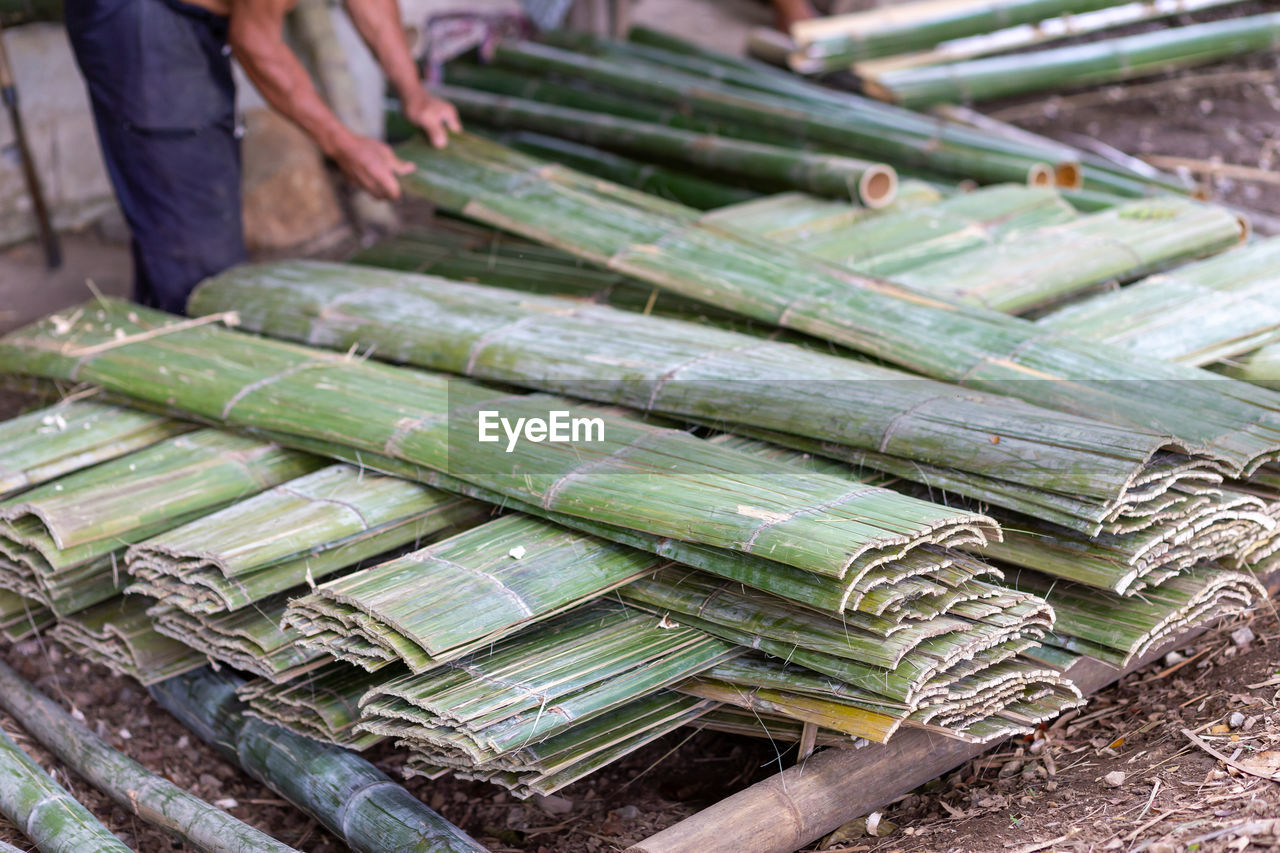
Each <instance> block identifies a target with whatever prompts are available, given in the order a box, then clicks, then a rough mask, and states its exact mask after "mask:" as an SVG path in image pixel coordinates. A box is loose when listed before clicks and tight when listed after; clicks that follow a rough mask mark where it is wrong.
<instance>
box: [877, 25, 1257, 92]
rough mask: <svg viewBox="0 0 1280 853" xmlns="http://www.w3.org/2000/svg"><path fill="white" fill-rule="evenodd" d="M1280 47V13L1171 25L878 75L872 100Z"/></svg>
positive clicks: (1103, 76) (1046, 84)
mask: <svg viewBox="0 0 1280 853" xmlns="http://www.w3.org/2000/svg"><path fill="white" fill-rule="evenodd" d="M1277 45H1280V13H1271V14H1267V15H1253V16H1249V17H1244V18H1232V19H1229V20H1225V21H1215V22H1212V23H1208V24H1194V25H1191V26H1186V27H1174V28H1170V29H1162V30H1157V31H1155V32H1150V33H1143V34H1140V35H1133V36H1125V37H1122V38H1116V39H1109V40H1105V41H1099V42H1091V43H1088V44H1081V45H1074V46H1071V47H1060V48H1054V49H1052V50H1042V51H1037V52H1034V53H1030V54H1018V55H1016V56H1008V57H1004V56H1000V57H989V58H986V59H975V60H971V61H969V62H955V63H950V64H945V65H938V66H931V67H926V68H913V69H905V70H902V71H896V72H889V73H885V74H881V75H880V76H879V77H878V78H876V79H875V80H872V81H867V90H868V91H869V92H870V93H871V94H873V95H875V96H876V97H878V98H882V99H884V100H887V101H893V102H894V103H899V104H904V105H906V106H911V107H918V106H923V105H926V104H933V103H938V102H940V101H965V102H970V101H983V100H988V99H991V98H998V97H1003V96H1007V95H1014V94H1022V93H1025V92H1036V91H1043V90H1045V89H1060V88H1063V87H1065V86H1092V85H1097V84H1099V83H1110V82H1115V81H1119V80H1131V79H1133V78H1135V77H1142V76H1145V75H1148V74H1155V73H1157V72H1160V71H1167V70H1170V69H1174V68H1188V67H1191V66H1194V65H1203V64H1206V63H1209V62H1213V61H1215V60H1217V59H1221V58H1223V57H1227V56H1237V55H1239V54H1242V53H1248V52H1251V51H1259V50H1269V49H1273V48H1275V47H1276V46H1277Z"/></svg>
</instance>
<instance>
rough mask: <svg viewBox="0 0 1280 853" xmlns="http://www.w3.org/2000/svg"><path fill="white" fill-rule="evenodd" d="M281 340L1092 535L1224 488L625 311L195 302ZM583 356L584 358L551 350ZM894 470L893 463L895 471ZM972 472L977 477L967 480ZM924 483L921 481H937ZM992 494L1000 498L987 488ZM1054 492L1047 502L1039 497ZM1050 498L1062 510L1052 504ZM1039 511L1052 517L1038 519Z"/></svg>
mask: <svg viewBox="0 0 1280 853" xmlns="http://www.w3.org/2000/svg"><path fill="white" fill-rule="evenodd" d="M227 305H236V306H238V312H239V316H240V319H241V322H242V323H243V324H244V325H245V327H246V328H249V329H253V330H255V331H258V332H262V333H265V334H269V335H272V336H275V337H285V338H292V339H294V340H299V341H306V342H309V343H311V344H318V345H322V346H328V347H332V348H335V349H341V350H347V349H350V348H352V347H356V348H360V349H372V350H373V351H374V352H377V353H380V354H382V355H383V357H392V358H396V359H399V360H404V361H408V362H410V363H413V364H416V365H419V366H424V367H432V368H436V369H441V370H449V371H453V372H456V373H462V374H466V375H472V376H476V377H480V378H486V379H493V380H498V381H501V382H505V383H514V384H519V385H526V386H529V387H533V388H538V389H542V390H548V391H558V392H562V393H565V394H569V395H572V396H576V397H586V398H594V399H597V400H601V401H605V402H612V403H620V404H625V405H629V406H633V407H636V408H641V409H646V410H654V411H660V412H665V413H670V414H675V415H682V416H686V417H705V418H714V419H715V420H716V421H717V422H719V423H726V424H727V423H736V424H743V425H749V426H755V427H760V428H764V429H770V430H773V431H775V432H783V431H786V432H792V433H795V432H801V433H803V437H804V438H805V439H808V440H818V441H829V442H832V443H835V444H839V445H843V446H846V447H847V448H858V449H859V450H860V451H863V452H862V453H858V454H852V455H853V456H855V460H854V461H856V462H857V463H858V464H860V465H863V466H865V467H868V468H872V469H875V468H877V467H880V466H879V464H878V461H879V460H880V459H881V458H882V457H884V456H892V457H896V458H897V459H898V461H899V463H900V468H901V471H899V470H894V471H893V473H895V474H900V475H902V476H906V477H908V478H910V477H911V474H910V473H907V472H910V471H911V470H912V466H913V465H915V464H918V463H923V464H926V465H929V466H930V468H931V469H933V468H953V469H955V470H953V471H951V472H950V475H949V477H948V481H947V484H948V488H949V489H950V490H952V491H954V492H957V493H959V494H963V495H967V496H969V497H972V498H975V499H978V500H984V501H989V502H991V503H993V504H996V505H999V506H1005V507H1007V508H1010V509H1015V510H1021V511H1024V512H1028V513H1029V514H1032V515H1039V516H1041V517H1044V518H1046V519H1047V520H1052V521H1056V522H1058V523H1060V524H1064V525H1067V526H1072V527H1075V528H1077V529H1080V530H1083V531H1085V532H1096V531H1097V530H1098V529H1100V528H1101V526H1102V525H1103V523H1105V522H1106V521H1107V520H1108V519H1109V518H1111V517H1112V516H1113V515H1115V516H1119V515H1121V514H1124V515H1125V517H1126V518H1127V519H1130V520H1132V519H1133V518H1134V517H1141V516H1140V514H1141V513H1142V508H1143V506H1144V504H1145V501H1147V500H1157V499H1160V498H1161V497H1162V495H1163V494H1164V492H1165V491H1166V490H1167V489H1169V488H1170V487H1172V486H1173V485H1174V484H1175V483H1178V482H1180V481H1185V480H1200V479H1207V480H1209V481H1211V482H1212V481H1217V480H1218V479H1220V478H1219V477H1218V475H1217V474H1216V473H1215V472H1214V471H1213V470H1212V468H1211V466H1207V465H1206V464H1204V463H1203V462H1201V461H1198V460H1191V459H1188V458H1186V457H1178V456H1175V455H1173V454H1163V453H1158V451H1159V450H1160V449H1161V447H1162V446H1163V445H1165V444H1166V443H1167V439H1166V438H1165V437H1163V436H1160V435H1158V434H1155V433H1148V432H1144V431H1140V430H1133V429H1125V428H1121V427H1113V426H1109V425H1105V424H1102V423H1099V422H1097V421H1089V420H1086V419H1082V418H1076V417H1070V416H1065V415H1060V414H1057V413H1055V412H1052V411H1049V410H1045V409H1040V408H1037V407H1033V406H1028V405H1026V404H1023V403H1021V402H1018V401H1015V400H1011V399H1008V398H1000V397H996V396H990V395H978V394H973V393H971V392H962V391H960V390H959V389H957V388H955V387H954V386H948V385H945V384H942V383H938V382H932V381H928V380H924V379H921V378H919V377H913V376H911V375H910V374H906V373H899V372H896V371H893V370H888V369H885V368H881V367H878V366H874V365H870V364H867V363H864V362H860V361H855V360H852V359H847V358H839V357H836V356H833V355H828V354H823V353H818V352H814V351H811V350H806V349H801V348H798V347H795V346H790V345H787V344H781V343H775V342H772V341H763V340H759V339H758V338H753V337H750V336H746V335H742V334H735V333H731V332H724V331H718V330H715V329H708V328H705V327H701V326H695V325H693V324H691V323H685V322H679V321H674V320H661V319H658V318H654V317H646V316H643V315H639V314H636V313H632V312H624V311H618V310H614V309H610V308H605V307H599V306H583V305H581V304H577V303H573V302H569V301H566V300H559V299H554V298H546V297H543V298H535V297H530V296H528V295H525V294H520V293H511V292H507V291H502V290H496V289H492V288H481V287H469V286H466V285H462V284H459V283H457V282H450V281H446V280H443V279H433V278H426V277H422V276H407V275H395V274H391V273H374V272H371V271H364V270H353V269H351V268H348V267H341V266H337V265H323V264H315V263H290V264H277V265H272V266H269V267H241V268H238V269H236V270H232V271H229V272H227V273H225V274H223V275H221V276H219V277H216V278H213V279H210V280H209V281H207V282H206V283H204V284H203V285H201V287H200V288H199V289H198V290H197V291H196V293H195V295H194V297H193V299H192V303H191V306H192V310H193V311H196V312H198V313H203V312H207V311H216V310H220V308H221V307H223V306H227ZM565 340H572V341H574V342H575V344H576V347H578V348H581V349H583V350H586V351H589V352H591V353H592V358H590V359H589V360H585V361H584V360H583V359H581V358H580V357H579V356H578V354H577V352H576V350H575V351H574V352H569V351H566V350H565V349H564V347H563V346H562V342H563V341H565ZM890 467H891V468H892V467H893V466H890ZM970 474H972V475H974V476H969V475H970ZM932 476H933V475H932V471H930V472H929V473H927V474H925V476H924V478H923V479H925V480H926V482H932ZM997 480H998V481H1000V483H1003V487H993V485H992V484H993V482H995V481H997ZM1046 493H1052V494H1046ZM1055 497H1056V498H1057V499H1056V500H1055V499H1054V498H1055ZM1046 504H1049V505H1050V507H1046V506H1045V505H1046Z"/></svg>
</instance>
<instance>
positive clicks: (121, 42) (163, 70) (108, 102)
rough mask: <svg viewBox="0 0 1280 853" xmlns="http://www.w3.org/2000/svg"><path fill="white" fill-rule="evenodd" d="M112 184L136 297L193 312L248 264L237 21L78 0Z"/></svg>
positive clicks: (175, 7)
mask: <svg viewBox="0 0 1280 853" xmlns="http://www.w3.org/2000/svg"><path fill="white" fill-rule="evenodd" d="M65 10H66V23H67V33H68V34H69V35H70V37H71V45H72V47H73V49H74V51H75V55H76V62H77V63H78V64H79V66H80V71H81V73H82V74H83V75H84V78H85V81H86V82H87V84H88V88H89V99H90V101H91V103H92V105H93V115H94V120H95V122H96V124H97V127H98V139H99V142H100V143H101V145H102V153H103V157H104V159H105V161H106V165H107V172H108V174H109V175H110V177H111V183H112V186H113V187H114V188H115V191H116V196H117V197H118V199H119V201H120V207H121V209H122V210H123V211H124V216H125V219H126V220H127V221H128V223H129V229H130V232H131V233H132V235H133V259H134V276H135V279H134V285H135V298H136V299H137V300H138V301H139V302H141V303H142V304H144V305H150V306H152V307H154V308H160V309H162V310H164V311H171V312H174V313H182V312H183V311H184V310H185V309H186V303H187V296H188V295H190V293H191V291H192V289H193V288H194V287H195V286H196V285H197V284H199V283H200V281H202V280H203V279H204V278H206V277H208V276H210V275H214V274H215V273H218V272H221V271H222V270H224V269H226V268H227V267H229V266H232V265H234V264H237V263H240V262H241V261H243V260H245V257H246V256H245V247H244V233H243V229H242V225H241V221H240V145H239V141H238V140H237V138H236V133H235V84H234V82H233V81H232V77H231V60H230V56H229V51H227V50H226V44H227V21H226V18H223V17H221V16H218V15H214V14H212V13H210V12H207V11H205V10H203V9H200V8H199V7H196V6H189V5H187V4H185V3H181V2H178V0H67V3H66V6H65Z"/></svg>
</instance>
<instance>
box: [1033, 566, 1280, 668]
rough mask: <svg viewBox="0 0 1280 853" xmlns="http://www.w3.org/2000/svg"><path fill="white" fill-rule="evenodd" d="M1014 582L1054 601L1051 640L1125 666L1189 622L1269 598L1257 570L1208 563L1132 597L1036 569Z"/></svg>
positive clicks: (1212, 618)
mask: <svg viewBox="0 0 1280 853" xmlns="http://www.w3.org/2000/svg"><path fill="white" fill-rule="evenodd" d="M1010 581H1011V582H1012V583H1013V584H1014V585H1015V586H1017V587H1018V588H1019V589H1023V590H1026V591H1028V592H1034V593H1036V594H1037V595H1043V596H1044V597H1045V598H1046V600H1048V601H1049V602H1050V603H1051V604H1052V606H1053V608H1054V612H1055V613H1057V615H1058V622H1057V624H1056V625H1055V633H1053V634H1050V635H1049V636H1048V637H1046V638H1045V640H1044V642H1045V644H1046V645H1050V646H1056V647H1059V648H1062V649H1065V650H1067V651H1070V652H1073V653H1076V654H1085V655H1088V656H1090V657H1093V658H1097V659H1098V660H1101V661H1105V662H1107V663H1110V664H1113V665H1114V666H1116V667H1121V668H1123V667H1124V666H1126V665H1127V664H1128V663H1129V662H1130V661H1132V660H1134V659H1136V658H1138V657H1141V656H1142V655H1143V654H1145V653H1146V652H1147V651H1149V650H1151V649H1154V648H1156V647H1158V646H1159V645H1160V643H1161V642H1163V641H1164V640H1166V639H1168V638H1169V637H1172V636H1174V635H1175V634H1177V633H1179V632H1181V631H1184V630H1186V629H1187V628H1189V627H1192V626H1195V625H1205V624H1210V623H1212V622H1213V621H1215V620H1217V619H1219V618H1221V617H1223V616H1229V615H1237V614H1241V613H1246V612H1248V611H1249V610H1251V609H1252V608H1253V607H1255V606H1256V605H1257V604H1258V603H1259V602H1261V601H1265V600H1266V598H1267V593H1266V590H1265V588H1263V586H1262V585H1261V584H1259V583H1258V581H1257V580H1255V579H1254V578H1253V576H1252V575H1249V574H1245V573H1243V572H1231V571H1224V570H1222V569H1220V568H1217V567H1215V566H1212V565H1209V564H1205V565H1201V566H1199V567H1197V568H1195V569H1193V570H1192V571H1190V572H1187V573H1185V574H1182V575H1178V576H1175V577H1172V578H1169V579H1168V580H1166V581H1164V582H1163V583H1161V584H1160V585H1159V586H1153V587H1148V588H1146V589H1144V590H1143V591H1142V594H1141V595H1133V596H1117V595H1111V594H1108V593H1100V592H1099V591H1098V590H1096V589H1093V588H1090V587H1085V586H1081V585H1079V584H1073V583H1069V582H1067V583H1064V582H1062V581H1058V580H1054V579H1050V578H1046V577H1044V576H1043V575H1037V574H1036V573H1034V572H1026V573H1019V574H1016V575H1011V577H1010Z"/></svg>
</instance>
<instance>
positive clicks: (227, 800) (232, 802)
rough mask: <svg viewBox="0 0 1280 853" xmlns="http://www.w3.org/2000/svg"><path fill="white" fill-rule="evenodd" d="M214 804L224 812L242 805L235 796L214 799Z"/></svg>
mask: <svg viewBox="0 0 1280 853" xmlns="http://www.w3.org/2000/svg"><path fill="white" fill-rule="evenodd" d="M213 804H214V805H215V806H217V807H218V808H220V809H222V810H223V811H224V812H226V811H230V810H231V809H234V808H237V807H238V806H239V805H240V803H238V802H236V798H235V797H223V798H222V799H220V800H214V801H213Z"/></svg>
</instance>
